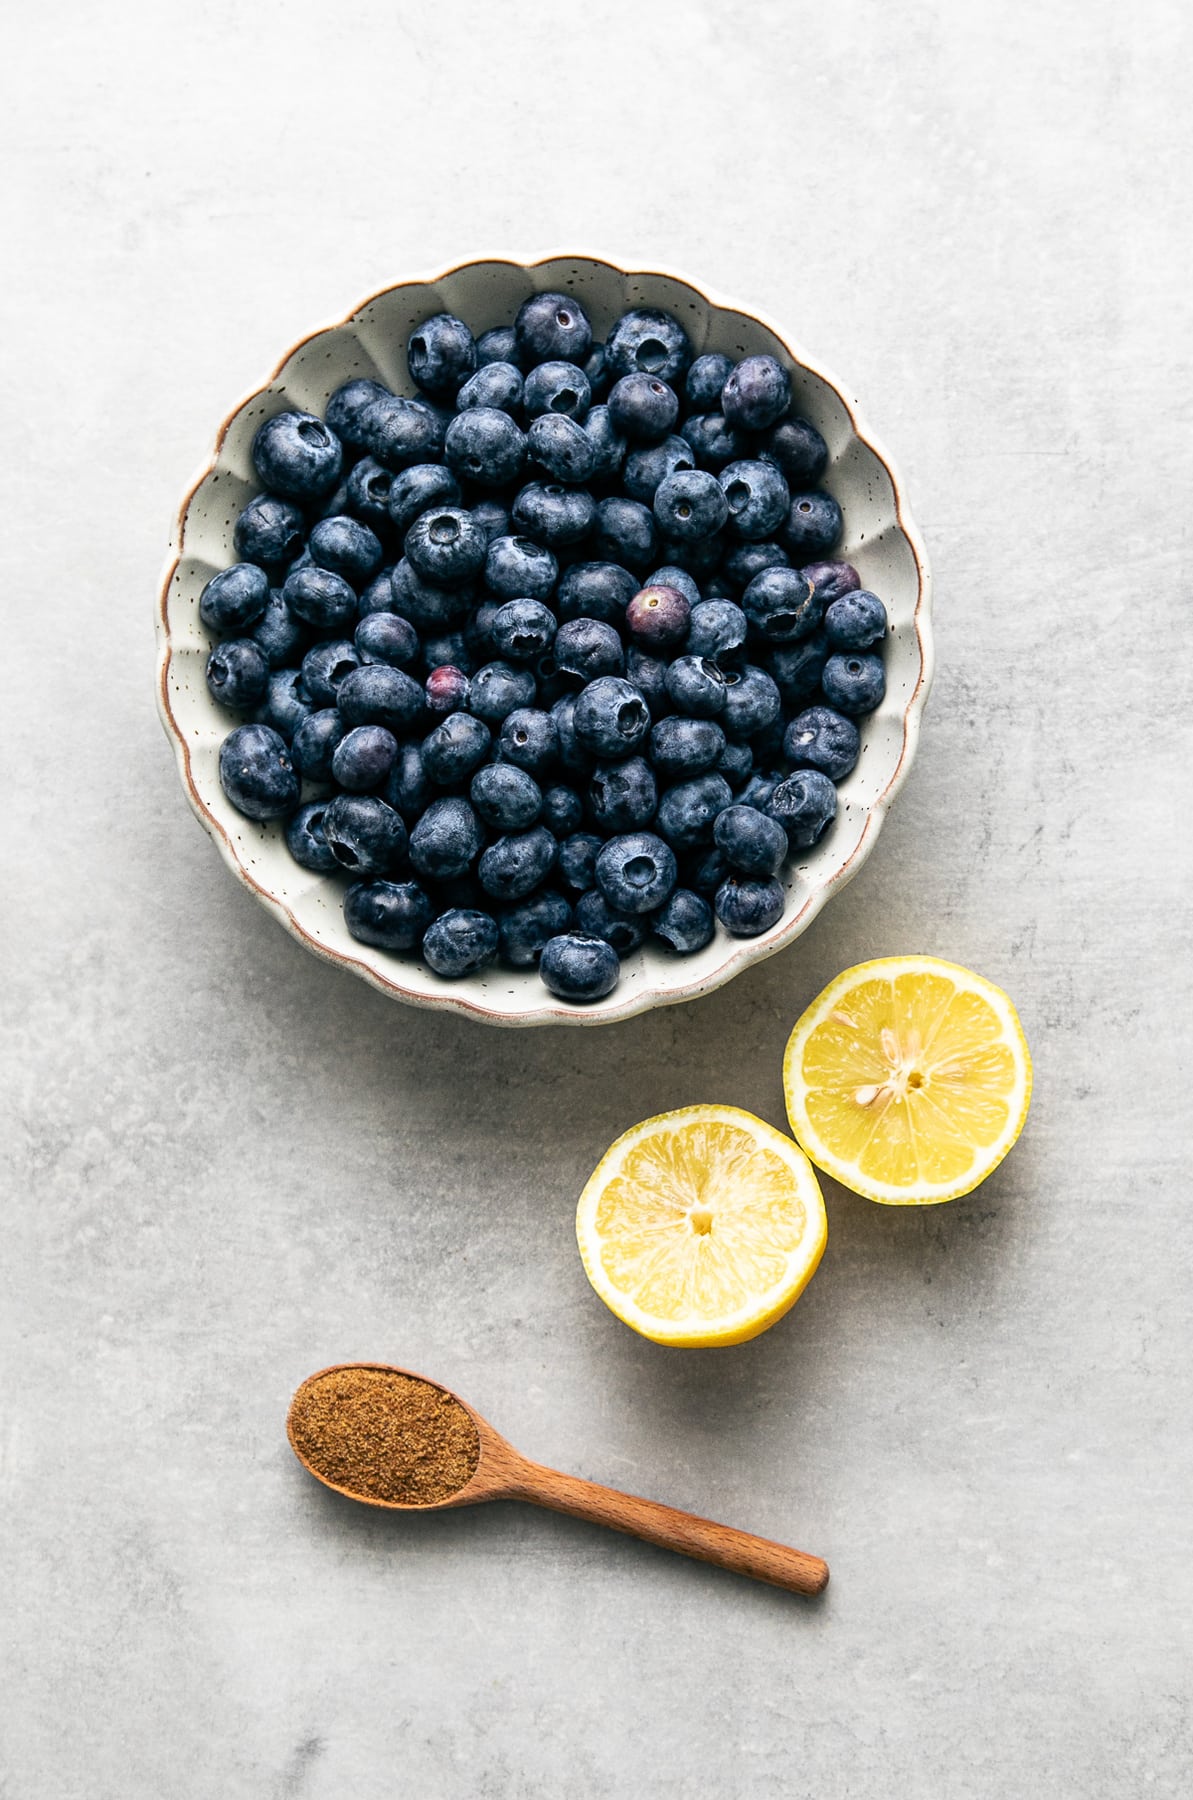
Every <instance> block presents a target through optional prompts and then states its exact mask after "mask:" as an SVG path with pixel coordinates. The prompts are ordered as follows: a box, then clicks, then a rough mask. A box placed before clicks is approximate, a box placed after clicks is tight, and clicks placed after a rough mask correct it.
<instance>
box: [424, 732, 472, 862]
mask: <svg viewBox="0 0 1193 1800" xmlns="http://www.w3.org/2000/svg"><path fill="white" fill-rule="evenodd" d="M454 716H455V717H456V718H463V717H464V715H463V714H462V713H457V714H455V715H454ZM440 729H442V727H440ZM432 735H434V734H433V733H432ZM423 754H424V760H425V756H426V745H425V744H424V745H423ZM483 843H484V833H483V832H482V830H481V824H480V820H479V819H478V818H477V816H476V814H475V813H474V812H473V810H472V808H471V806H470V805H469V804H468V802H467V800H461V799H459V798H456V797H452V798H450V799H446V800H432V801H431V804H430V805H429V806H428V807H427V810H426V811H425V812H424V814H423V816H422V818H421V819H419V821H418V823H417V824H416V825H415V826H414V829H413V830H412V831H411V833H410V860H411V862H412V863H413V864H414V867H415V869H416V870H417V871H418V873H419V874H420V875H425V876H427V877H428V878H429V879H430V880H432V881H451V880H453V879H454V878H455V877H456V876H457V875H465V874H467V872H468V870H469V868H470V867H471V866H472V864H473V863H474V862H475V861H476V859H477V857H478V856H479V855H480V849H481V845H482V844H483Z"/></svg>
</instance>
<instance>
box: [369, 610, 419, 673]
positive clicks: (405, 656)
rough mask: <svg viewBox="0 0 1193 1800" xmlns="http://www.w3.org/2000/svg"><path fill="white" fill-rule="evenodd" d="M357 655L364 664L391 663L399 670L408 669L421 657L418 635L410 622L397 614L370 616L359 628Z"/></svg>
mask: <svg viewBox="0 0 1193 1800" xmlns="http://www.w3.org/2000/svg"><path fill="white" fill-rule="evenodd" d="M354 642H355V646H356V654H357V657H358V658H359V660H360V661H361V662H367V663H372V662H383V663H391V664H392V665H393V667H394V668H395V669H400V668H404V667H406V666H407V665H408V664H410V663H412V662H414V661H415V659H416V658H417V656H418V651H419V644H418V633H417V631H415V629H414V626H413V625H412V624H411V623H410V621H409V619H399V617H398V615H397V613H391V612H375V613H368V614H366V616H365V617H364V618H363V619H362V620H361V622H360V624H359V625H358V626H357V627H356V632H355V636H354Z"/></svg>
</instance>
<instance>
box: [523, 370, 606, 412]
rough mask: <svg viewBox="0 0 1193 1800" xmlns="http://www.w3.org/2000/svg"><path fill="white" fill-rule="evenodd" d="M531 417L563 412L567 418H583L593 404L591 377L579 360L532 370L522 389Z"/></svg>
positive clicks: (524, 403)
mask: <svg viewBox="0 0 1193 1800" xmlns="http://www.w3.org/2000/svg"><path fill="white" fill-rule="evenodd" d="M522 404H523V406H524V408H525V410H526V417H527V418H528V419H539V418H542V417H543V416H544V414H547V413H560V414H562V416H563V417H564V418H565V419H573V420H579V419H582V418H583V417H584V415H585V413H586V412H587V411H588V409H589V406H590V405H591V404H592V390H591V389H590V388H589V385H588V377H587V376H586V375H585V373H584V371H583V370H582V369H578V368H577V367H576V365H575V363H570V362H545V363H540V364H539V366H538V368H537V369H532V370H531V372H530V374H529V375H528V376H527V377H526V382H525V385H524V387H523V389H522Z"/></svg>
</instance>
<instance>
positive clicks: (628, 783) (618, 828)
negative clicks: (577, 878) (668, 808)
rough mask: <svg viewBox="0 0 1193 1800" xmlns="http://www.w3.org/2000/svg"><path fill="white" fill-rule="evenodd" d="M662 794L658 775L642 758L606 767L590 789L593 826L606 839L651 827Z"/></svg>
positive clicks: (589, 799) (635, 757)
mask: <svg viewBox="0 0 1193 1800" xmlns="http://www.w3.org/2000/svg"><path fill="white" fill-rule="evenodd" d="M658 801H659V790H658V787H657V785H656V783H655V778H654V771H653V770H652V769H651V767H650V764H649V763H647V762H646V761H645V760H644V759H643V758H642V757H641V756H631V757H628V758H627V759H626V761H625V762H619V763H604V764H603V765H602V766H601V767H600V768H599V769H597V771H596V772H595V774H594V775H593V777H592V780H591V781H590V782H589V785H588V805H589V808H590V810H591V813H592V819H593V823H594V824H595V825H596V826H597V828H598V830H600V831H602V832H603V833H604V834H605V836H606V837H613V836H615V835H616V834H617V833H618V832H622V831H639V830H641V828H642V827H643V826H644V825H649V824H650V822H651V820H652V819H653V818H654V816H655V812H656V811H657V809H658Z"/></svg>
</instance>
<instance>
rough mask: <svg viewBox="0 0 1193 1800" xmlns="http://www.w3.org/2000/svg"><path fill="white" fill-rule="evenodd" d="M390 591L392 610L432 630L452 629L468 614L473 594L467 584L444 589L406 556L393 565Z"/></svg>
mask: <svg viewBox="0 0 1193 1800" xmlns="http://www.w3.org/2000/svg"><path fill="white" fill-rule="evenodd" d="M390 590H391V592H390V605H391V608H392V610H393V611H394V612H396V613H397V614H398V615H399V616H400V617H401V618H403V619H409V621H410V623H411V624H412V625H415V626H417V627H418V629H419V630H420V631H425V632H430V633H435V632H442V631H446V630H450V629H451V627H452V626H453V625H454V624H455V623H456V621H457V620H460V619H462V618H463V617H464V616H465V615H466V614H467V612H468V606H469V602H470V600H471V597H472V590H471V588H470V587H468V586H467V585H465V586H463V587H453V588H445V587H437V586H436V585H435V583H434V582H432V581H427V580H426V578H425V577H424V576H422V575H420V574H419V572H418V570H417V569H416V568H415V567H414V564H413V563H412V562H411V561H410V559H409V558H408V557H405V556H404V557H403V558H402V560H401V561H400V562H399V563H396V564H395V566H394V571H393V574H392V576H391V577H390Z"/></svg>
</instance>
